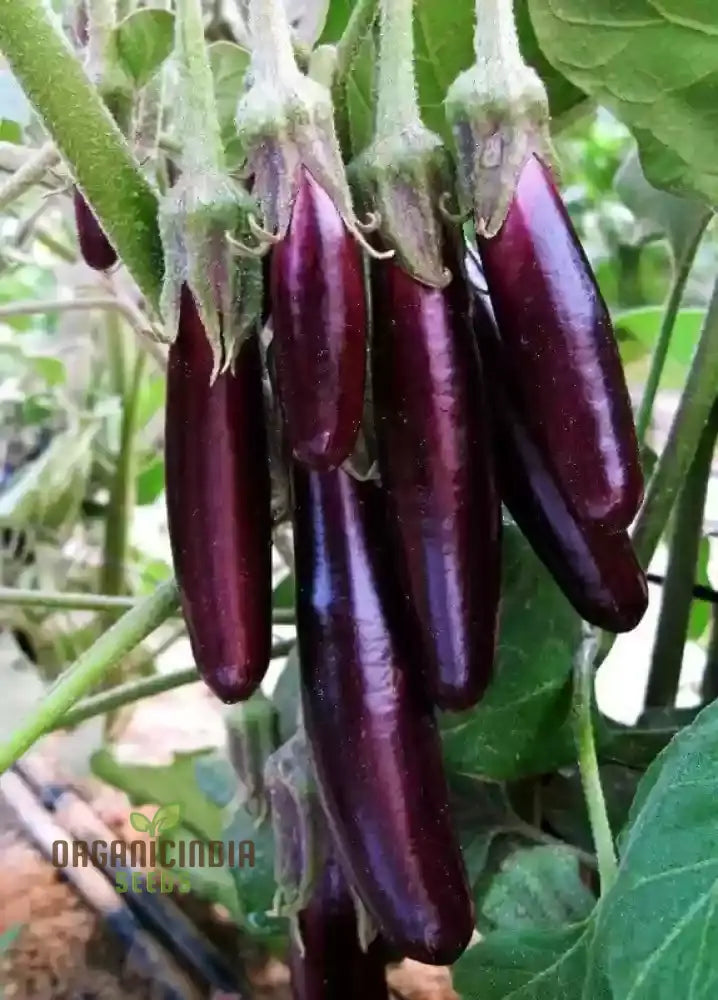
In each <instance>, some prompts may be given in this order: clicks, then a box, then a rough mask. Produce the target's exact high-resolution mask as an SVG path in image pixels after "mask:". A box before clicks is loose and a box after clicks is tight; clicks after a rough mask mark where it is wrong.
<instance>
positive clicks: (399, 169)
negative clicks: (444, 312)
mask: <svg viewBox="0 0 718 1000" xmlns="http://www.w3.org/2000/svg"><path fill="white" fill-rule="evenodd" d="M350 176H351V179H352V183H353V185H354V186H355V187H356V189H357V190H358V191H359V192H360V193H361V198H362V201H363V203H365V204H366V205H367V207H368V209H369V211H370V212H371V213H372V214H373V215H374V217H375V220H376V227H377V230H378V232H379V235H380V239H381V243H382V244H383V245H384V246H386V247H388V248H390V249H392V250H394V251H395V252H396V255H397V257H398V259H399V261H400V262H401V264H402V266H403V267H404V268H405V270H406V271H408V272H409V273H410V274H411V275H413V276H414V277H415V278H416V279H417V280H419V281H421V282H423V283H424V284H426V285H430V286H432V287H435V288H443V287H445V286H446V285H447V284H448V283H449V281H450V280H451V274H450V273H449V272H448V271H447V269H446V267H445V266H444V253H443V250H444V227H445V225H446V220H445V219H443V218H442V215H441V209H440V203H441V200H442V197H443V196H444V195H445V194H446V193H447V192H449V191H450V190H451V189H452V181H451V169H450V164H449V158H448V155H447V152H446V150H445V148H444V146H443V144H442V142H441V140H440V139H439V137H438V136H437V135H434V133H433V132H430V131H429V130H428V129H427V128H425V127H424V126H423V125H422V124H421V122H419V121H418V119H417V121H416V122H415V123H414V124H413V125H411V126H409V127H405V128H403V129H402V130H401V131H398V132H395V133H394V134H392V135H388V136H385V137H383V136H379V137H377V138H376V139H375V140H374V142H373V143H372V144H371V146H370V147H369V148H368V149H367V150H366V151H365V152H364V153H363V154H362V155H361V156H360V157H359V158H358V159H357V160H356V161H355V163H354V164H353V165H352V168H351V172H350Z"/></svg>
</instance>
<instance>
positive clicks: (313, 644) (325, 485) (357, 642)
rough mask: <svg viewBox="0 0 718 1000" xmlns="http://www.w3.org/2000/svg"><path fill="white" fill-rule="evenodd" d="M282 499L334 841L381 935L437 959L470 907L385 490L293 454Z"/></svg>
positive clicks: (455, 949)
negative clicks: (288, 516)
mask: <svg viewBox="0 0 718 1000" xmlns="http://www.w3.org/2000/svg"><path fill="white" fill-rule="evenodd" d="M294 499H295V513H294V534H295V558H296V572H297V625H298V628H297V631H298V637H299V650H300V664H301V680H302V704H303V709H304V721H305V726H306V732H307V736H308V738H309V741H310V743H311V747H312V753H313V756H314V763H315V767H316V772H317V779H318V783H319V788H320V792H321V795H322V801H323V804H324V808H325V811H326V813H327V816H328V819H329V824H330V828H331V831H332V836H333V841H334V844H335V846H336V849H337V852H338V855H339V858H340V862H341V865H342V868H343V870H344V871H345V872H346V875H347V878H348V879H349V881H350V884H351V885H352V887H353V889H354V890H355V891H356V893H357V895H358V896H359V898H360V899H361V901H362V903H363V904H364V906H365V907H366V909H367V911H368V912H369V915H370V916H371V917H372V919H373V920H374V922H375V924H376V926H377V928H378V930H379V933H380V934H381V936H382V937H383V938H384V940H385V941H386V942H387V944H389V945H393V946H395V947H396V949H397V951H399V952H400V953H401V954H403V955H406V956H408V957H410V958H414V959H416V960H418V961H420V962H426V963H433V964H439V965H443V964H449V963H451V962H453V961H455V960H456V959H457V958H458V956H459V955H460V954H461V952H462V951H463V950H464V948H465V947H466V945H467V943H468V941H469V939H470V937H471V933H472V929H473V907H472V901H471V895H470V892H469V888H468V885H467V880H466V872H465V870H464V865H463V862H462V858H461V853H460V851H459V848H458V845H457V843H456V841H455V839H454V834H453V830H452V826H451V818H450V815H449V807H448V793H447V786H446V779H445V777H444V772H443V767H442V759H441V747H440V743H439V737H438V732H437V727H436V723H435V720H434V717H433V712H432V709H431V706H430V704H429V702H428V699H427V698H426V696H425V694H424V692H423V690H422V685H421V683H420V682H421V677H420V675H418V674H417V671H416V669H415V668H416V665H417V663H416V661H417V651H416V644H415V640H416V634H415V633H416V629H415V627H414V624H413V620H412V617H410V616H409V614H408V611H409V607H408V605H407V602H406V600H405V597H404V594H403V591H402V589H401V582H400V579H399V578H398V576H397V574H396V567H395V565H394V562H395V560H394V555H393V547H392V545H391V539H390V536H389V532H388V524H387V510H386V498H385V494H384V493H383V491H382V490H381V489H380V488H379V487H378V486H377V485H376V484H375V483H374V482H371V481H367V482H359V481H357V480H355V479H353V478H352V477H351V476H349V475H348V474H347V473H345V472H344V471H343V470H340V469H339V470H336V471H332V472H324V473H320V472H314V471H309V470H306V469H304V468H302V467H301V466H300V465H299V464H295V467H294Z"/></svg>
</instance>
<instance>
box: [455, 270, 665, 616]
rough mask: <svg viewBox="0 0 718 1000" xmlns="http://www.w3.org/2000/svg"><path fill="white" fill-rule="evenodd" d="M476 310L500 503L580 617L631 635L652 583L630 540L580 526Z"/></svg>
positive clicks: (480, 309)
mask: <svg viewBox="0 0 718 1000" xmlns="http://www.w3.org/2000/svg"><path fill="white" fill-rule="evenodd" d="M468 270H469V275H470V276H471V273H472V272H471V269H470V268H469V269H468ZM472 306H473V317H474V329H475V332H476V335H477V339H478V343H479V348H480V351H481V356H482V360H483V364H484V371H485V373H486V386H487V389H488V393H489V399H490V403H491V412H492V416H493V426H494V435H495V446H494V454H495V458H496V467H497V473H498V477H499V485H500V489H501V498H502V500H503V501H504V503H505V504H506V506H507V507H508V509H509V511H510V513H511V515H512V517H513V518H514V520H515V521H516V523H517V524H518V526H519V528H520V529H521V531H522V532H523V534H524V535H525V536H526V538H527V540H528V542H529V543H530V545H531V547H532V548H533V550H534V551H535V553H536V555H537V556H538V557H539V559H541V561H542V562H543V563H544V565H545V566H546V568H547V569H548V570H549V572H550V573H551V575H552V576H553V578H554V579H555V581H556V583H557V584H558V585H559V587H560V588H561V589H562V591H563V592H564V594H565V595H566V597H567V598H568V600H569V601H570V602H571V604H572V605H573V606H574V608H575V609H576V611H578V613H579V614H580V615H581V617H582V618H584V619H585V620H586V621H587V622H590V623H591V624H592V625H596V626H598V627H599V628H603V629H606V630H607V631H609V632H628V631H630V630H631V629H633V628H635V627H636V625H638V623H639V622H640V620H641V619H642V618H643V615H644V614H645V612H646V608H647V606H648V587H647V584H646V578H645V575H644V573H643V570H642V569H641V567H640V566H639V564H638V561H637V559H636V556H635V554H634V552H633V548H632V546H631V541H630V539H629V537H628V534H627V533H626V532H625V531H617V532H610V531H608V530H606V529H605V528H602V527H596V526H595V525H592V524H588V523H585V522H581V521H579V520H578V518H577V517H576V514H575V512H574V511H573V510H572V509H571V507H570V506H569V504H568V503H567V501H566V499H565V497H564V494H563V492H562V490H561V487H560V484H559V482H558V481H557V479H556V476H555V473H554V470H553V468H552V467H551V466H550V465H549V464H548V463H547V461H546V458H545V455H544V453H543V450H542V449H541V448H539V447H538V446H537V445H536V442H535V441H534V438H533V436H532V434H531V431H530V429H529V427H528V425H527V422H526V420H525V418H524V415H523V413H522V411H521V409H520V407H519V406H517V403H516V400H515V399H514V398H513V396H512V394H511V391H510V388H509V385H510V382H509V381H508V380H507V372H506V364H505V357H506V353H507V352H506V348H505V347H504V345H503V342H502V341H501V340H500V339H499V337H498V336H497V334H496V330H495V327H494V324H493V322H492V319H491V317H490V316H489V314H488V312H487V310H486V308H485V306H484V304H483V301H482V299H481V297H480V295H479V293H478V291H477V290H476V289H474V296H473V303H472Z"/></svg>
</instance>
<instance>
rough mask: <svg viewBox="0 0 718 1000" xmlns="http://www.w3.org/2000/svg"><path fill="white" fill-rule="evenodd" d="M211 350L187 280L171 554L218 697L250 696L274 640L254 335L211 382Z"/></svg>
mask: <svg viewBox="0 0 718 1000" xmlns="http://www.w3.org/2000/svg"><path fill="white" fill-rule="evenodd" d="M211 371H212V355H211V349H210V346H209V344H208V342H207V338H206V336H205V332H204V328H203V326H202V322H201V320H200V318H199V316H198V313H197V309H196V306H195V303H194V300H193V298H192V296H191V294H190V292H189V291H188V289H187V288H186V286H185V287H184V288H183V289H182V299H181V305H180V321H179V334H178V336H177V339H176V341H175V342H174V344H172V346H171V348H170V352H169V361H168V368H167V403H166V413H165V477H166V495H167V513H168V521H169V534H170V542H171V546H172V557H173V562H174V568H175V574H176V576H177V582H178V584H179V589H180V596H181V602H182V611H183V614H184V618H185V622H186V623H187V629H188V632H189V637H190V642H191V645H192V652H193V654H194V658H195V661H196V663H197V666H198V668H199V670H200V673H201V674H202V677H203V678H204V680H205V682H206V683H207V685H208V686H209V687H210V688H211V689H212V691H214V693H215V694H216V695H218V697H219V698H221V699H222V701H225V702H228V703H231V702H236V701H240V700H243V699H245V698H248V697H249V696H250V695H251V694H252V692H253V691H254V690H255V689H256V688H257V686H258V685H259V683H260V681H261V680H262V678H263V676H264V674H265V672H266V669H267V666H268V664H269V657H270V647H271V603H272V582H271V581H272V564H271V516H270V485H269V466H268V460H267V442H266V433H265V426H264V420H263V416H262V407H263V400H262V384H261V359H260V355H259V344H258V341H257V338H256V336H252V337H250V338H248V339H247V341H246V342H245V343H244V345H243V346H242V348H241V350H240V353H239V357H238V358H237V361H236V364H235V371H234V374H232V373H231V372H225V373H223V374H221V375H219V376H218V377H217V379H216V380H215V382H214V383H213V384H212V385H210V375H211Z"/></svg>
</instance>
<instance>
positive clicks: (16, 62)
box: [0, 0, 163, 308]
mask: <svg viewBox="0 0 718 1000" xmlns="http://www.w3.org/2000/svg"><path fill="white" fill-rule="evenodd" d="M0 50H1V51H2V52H3V54H4V55H5V57H6V59H7V61H8V63H9V65H10V68H11V69H12V71H13V73H14V74H15V76H16V77H17V79H18V81H19V83H20V85H21V86H22V88H23V90H24V91H25V94H26V95H27V97H28V98H29V100H30V101H31V102H32V104H33V105H34V106H35V108H36V110H37V112H38V114H39V115H40V117H41V118H42V120H43V122H44V124H45V127H46V128H47V130H48V132H49V133H50V135H51V136H52V138H53V139H54V141H55V144H56V146H57V148H58V150H59V152H60V153H61V154H62V156H63V157H64V159H65V160H66V161H67V164H68V166H69V168H70V170H71V172H72V174H73V177H74V178H75V181H76V182H77V184H78V186H79V187H80V189H81V190H82V192H83V194H84V195H85V197H86V198H87V200H88V202H89V203H90V204H91V206H92V208H93V211H94V212H95V214H96V215H97V217H98V218H99V220H100V222H101V224H102V228H103V229H104V230H105V232H106V233H107V235H108V237H109V239H110V241H111V243H112V245H113V246H114V247H115V249H116V250H117V252H118V254H119V255H120V257H121V258H122V260H123V261H124V263H125V265H126V267H127V268H128V270H129V271H130V273H131V274H132V276H133V277H134V279H135V281H136V282H137V284H138V286H139V287H140V289H141V291H142V292H143V293H144V295H145V296H146V298H147V300H148V302H149V303H150V304H151V305H152V306H153V307H155V308H156V307H157V306H158V303H159V297H160V286H161V280H162V272H163V259H162V244H161V242H160V235H159V230H158V228H157V199H156V197H155V194H154V192H153V191H152V189H151V187H150V185H149V183H148V181H147V179H146V178H145V176H144V175H143V173H142V171H141V169H140V167H139V165H138V164H137V162H136V161H135V159H134V158H133V156H132V153H131V151H130V148H129V146H128V145H127V142H126V141H125V139H124V137H123V135H122V133H121V132H120V130H119V128H118V127H117V125H116V124H115V121H114V119H113V118H112V115H111V114H110V113H109V111H108V110H107V108H106V107H105V105H104V103H103V101H102V99H101V97H100V95H99V93H98V92H97V90H96V88H95V87H93V85H92V84H91V83H90V80H89V79H88V77H87V75H86V73H85V71H84V69H83V67H82V65H81V63H80V62H79V60H78V59H77V58H76V56H75V55H74V53H73V52H72V50H71V49H70V47H69V45H68V44H67V42H66V40H65V38H64V37H63V36H62V34H61V33H60V32H59V30H58V29H57V28H56V26H55V23H54V20H53V15H52V13H51V11H50V10H49V9H48V7H47V5H46V3H45V2H44V0H0Z"/></svg>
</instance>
